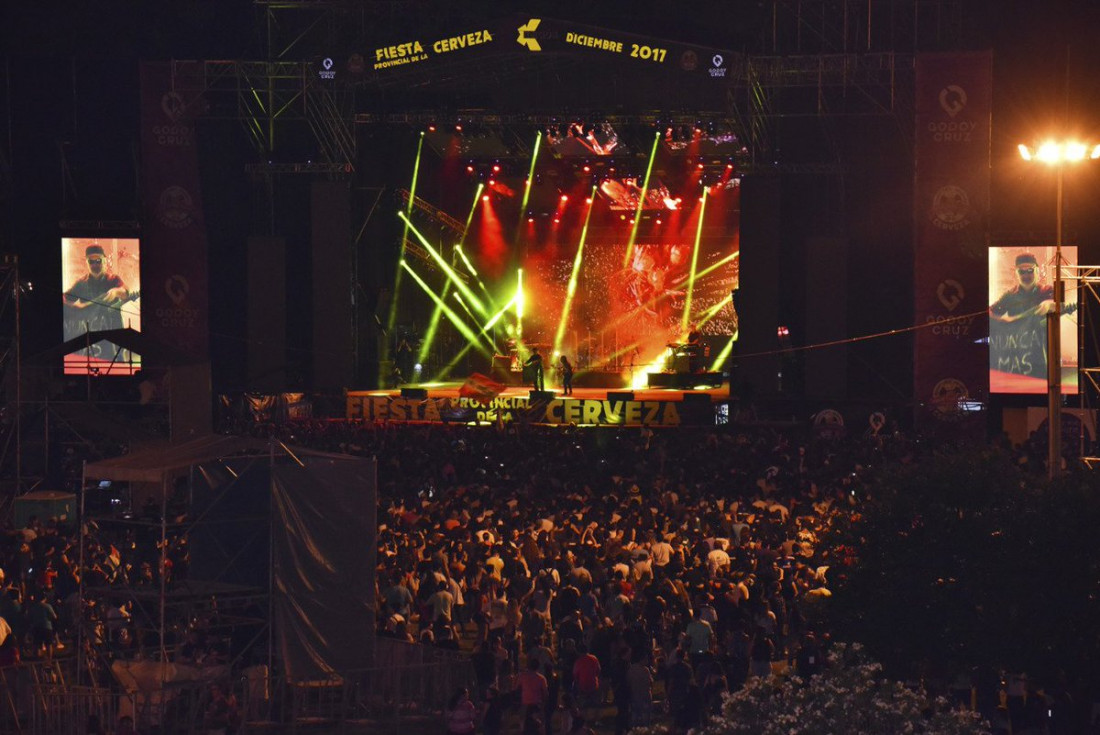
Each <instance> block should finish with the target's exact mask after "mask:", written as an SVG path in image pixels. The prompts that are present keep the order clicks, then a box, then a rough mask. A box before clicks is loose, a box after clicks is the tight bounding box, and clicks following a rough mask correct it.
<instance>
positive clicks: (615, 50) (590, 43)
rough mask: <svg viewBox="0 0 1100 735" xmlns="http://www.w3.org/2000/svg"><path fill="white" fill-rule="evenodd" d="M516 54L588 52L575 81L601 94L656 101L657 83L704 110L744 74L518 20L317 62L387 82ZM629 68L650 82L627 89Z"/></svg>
mask: <svg viewBox="0 0 1100 735" xmlns="http://www.w3.org/2000/svg"><path fill="white" fill-rule="evenodd" d="M517 54H519V55H520V56H529V57H530V58H531V59H532V60H536V59H537V58H539V57H542V56H546V57H552V56H557V57H560V56H562V55H565V54H584V55H585V56H586V57H589V62H590V63H589V65H588V66H587V67H586V70H585V74H584V78H583V79H579V80H578V81H583V82H584V83H585V85H587V86H590V87H591V86H592V85H595V88H597V89H598V88H600V87H601V85H600V82H601V78H603V77H606V79H605V81H606V87H607V89H609V90H611V91H613V92H614V93H616V94H617V95H624V94H630V93H631V92H632V91H633V89H634V88H635V87H636V88H637V91H638V92H639V93H643V94H649V95H650V98H652V96H653V88H652V85H653V84H657V85H658V86H659V87H662V93H663V92H666V91H667V92H668V93H672V94H675V95H681V96H682V97H683V99H684V100H688V99H692V100H694V101H695V104H696V106H698V105H700V104H702V105H703V106H704V107H706V108H708V109H711V108H714V106H713V104H707V103H715V104H718V105H719V108H720V107H721V106H722V104H723V103H724V100H725V96H724V95H725V90H726V87H727V83H728V81H729V79H728V78H727V77H729V78H732V77H733V76H734V75H735V74H737V73H740V71H741V67H740V61H739V57H738V56H737V55H735V54H734V53H732V52H730V51H727V50H722V49H713V48H709V47H704V46H694V45H688V44H682V43H672V42H669V41H667V40H664V39H657V38H650V37H646V36H639V35H634V34H630V33H623V32H621V31H617V30H611V29H606V28H597V27H593V26H587V25H582V24H580V23H573V22H570V21H562V20H554V19H550V18H542V17H537V16H530V15H522V16H521V15H513V16H509V17H507V18H504V19H500V20H494V21H488V22H484V23H480V24H477V25H468V24H461V23H456V24H455V25H454V27H453V28H450V29H446V30H443V31H439V32H435V33H430V34H429V33H416V32H415V31H414V32H410V33H409V34H408V35H406V36H404V37H399V38H393V39H388V40H386V41H384V42H381V41H380V42H376V44H375V45H373V46H372V47H369V48H367V49H365V50H364V51H363V52H357V53H352V54H350V55H349V56H347V57H346V58H344V57H333V56H325V57H323V58H320V59H318V60H317V72H316V73H317V76H318V78H319V79H322V80H348V81H353V82H359V81H366V80H370V79H376V80H384V79H386V78H389V77H392V76H393V75H396V74H399V73H401V74H407V73H413V72H417V71H421V70H423V71H425V72H427V71H428V70H432V71H433V72H434V73H438V70H439V68H440V67H445V66H447V65H459V64H462V63H466V62H469V61H471V60H473V59H482V60H485V59H487V58H492V57H502V56H507V58H508V59H509V60H514V59H515V58H516V55H517ZM509 63H514V61H509ZM624 66H626V67H630V68H631V69H632V70H633V73H634V74H635V75H637V74H639V73H640V74H643V75H648V77H649V81H648V82H647V83H646V84H638V85H628V84H623V82H622V78H621V75H620V74H619V72H618V71H617V70H621V69H622V68H623V67H624ZM731 70H732V71H731ZM662 82H665V84H664V85H662ZM665 103H666V104H668V100H665ZM651 107H652V105H651ZM714 109H718V108H714Z"/></svg>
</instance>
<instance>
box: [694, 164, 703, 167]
mask: <svg viewBox="0 0 1100 735" xmlns="http://www.w3.org/2000/svg"><path fill="white" fill-rule="evenodd" d="M702 167H703V164H701V163H700V164H699V165H697V166H696V167H695V168H702Z"/></svg>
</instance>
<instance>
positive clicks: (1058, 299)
mask: <svg viewBox="0 0 1100 735" xmlns="http://www.w3.org/2000/svg"><path fill="white" fill-rule="evenodd" d="M1057 169H1058V171H1057V174H1058V200H1057V205H1056V206H1057V209H1058V213H1057V217H1056V225H1055V231H1054V233H1055V234H1054V308H1053V309H1052V310H1051V312H1050V313H1049V314H1047V476H1048V477H1049V479H1051V480H1053V479H1055V478H1056V477H1058V476H1059V475H1060V474H1062V323H1061V318H1062V302H1063V301H1064V299H1065V284H1064V282H1063V281H1062V183H1063V182H1062V180H1063V176H1064V169H1065V164H1064V163H1063V162H1059V163H1058V166H1057Z"/></svg>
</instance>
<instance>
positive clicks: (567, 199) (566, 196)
mask: <svg viewBox="0 0 1100 735" xmlns="http://www.w3.org/2000/svg"><path fill="white" fill-rule="evenodd" d="M561 200H562V201H563V202H568V201H569V195H568V194H562V195H561Z"/></svg>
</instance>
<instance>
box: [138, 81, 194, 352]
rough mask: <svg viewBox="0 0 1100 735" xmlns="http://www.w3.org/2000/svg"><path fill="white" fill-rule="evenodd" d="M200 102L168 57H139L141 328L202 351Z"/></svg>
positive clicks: (180, 346) (161, 337)
mask: <svg viewBox="0 0 1100 735" xmlns="http://www.w3.org/2000/svg"><path fill="white" fill-rule="evenodd" d="M198 73H201V71H199V72H198ZM180 88H183V89H201V85H196V84H187V85H180ZM203 109H204V107H203V101H202V98H201V97H185V96H183V95H182V94H181V93H179V92H177V91H176V89H175V88H174V85H173V78H172V68H171V66H170V65H169V64H168V63H167V62H143V63H142V64H141V161H142V194H143V197H144V200H145V221H144V228H145V241H144V243H143V252H142V266H143V268H144V274H143V279H142V280H143V282H144V283H145V288H144V289H143V292H142V300H143V309H142V316H143V323H142V329H143V330H144V331H147V332H149V333H150V334H152V335H153V336H155V337H156V338H157V339H159V340H160V341H161V342H164V343H165V344H170V345H174V346H176V347H178V348H180V349H182V350H184V351H186V352H188V353H189V354H191V355H195V356H198V357H200V358H206V357H207V356H208V354H209V334H208V332H209V327H208V317H209V294H208V280H209V279H208V274H207V256H206V248H207V245H206V223H205V220H204V219H203V213H202V197H201V194H200V191H199V161H198V153H197V151H196V150H195V145H196V142H195V118H196V117H198V116H199V115H201V114H202V112H203Z"/></svg>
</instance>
